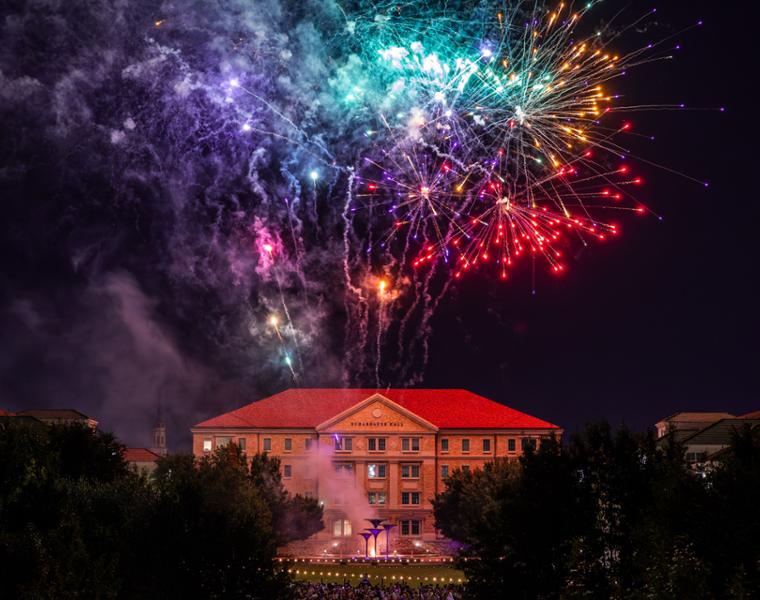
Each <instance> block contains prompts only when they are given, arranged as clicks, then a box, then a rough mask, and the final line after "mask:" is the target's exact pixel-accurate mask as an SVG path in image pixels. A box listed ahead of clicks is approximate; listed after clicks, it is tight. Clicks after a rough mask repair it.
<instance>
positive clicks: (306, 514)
mask: <svg viewBox="0 0 760 600" xmlns="http://www.w3.org/2000/svg"><path fill="white" fill-rule="evenodd" d="M250 474H251V481H252V482H253V485H254V486H255V487H256V488H257V489H258V490H259V491H260V492H261V493H262V494H263V496H264V497H265V498H266V500H267V504H268V505H269V507H270V510H271V511H272V520H273V523H274V531H275V535H276V536H277V540H276V541H277V545H278V546H283V545H285V544H287V543H288V542H292V541H295V540H305V539H306V538H308V537H309V536H311V535H313V534H315V533H317V532H318V531H321V530H322V529H323V528H324V524H323V522H322V507H321V506H320V505H319V502H317V500H316V499H314V498H306V497H304V496H301V495H298V494H297V495H295V496H291V495H290V494H288V492H287V491H286V490H285V486H284V485H283V484H282V475H281V474H280V459H279V458H277V457H274V456H270V455H269V454H267V453H260V454H255V455H254V456H253V457H252V458H251V469H250Z"/></svg>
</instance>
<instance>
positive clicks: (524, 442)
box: [520, 438, 536, 451]
mask: <svg viewBox="0 0 760 600" xmlns="http://www.w3.org/2000/svg"><path fill="white" fill-rule="evenodd" d="M520 448H521V449H522V450H523V451H525V450H527V449H528V448H530V449H531V450H535V449H536V440H534V439H533V438H520Z"/></svg>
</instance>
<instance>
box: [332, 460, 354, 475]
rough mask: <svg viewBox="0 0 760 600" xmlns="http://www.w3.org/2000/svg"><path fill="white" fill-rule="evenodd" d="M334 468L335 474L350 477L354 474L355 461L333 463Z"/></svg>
mask: <svg viewBox="0 0 760 600" xmlns="http://www.w3.org/2000/svg"><path fill="white" fill-rule="evenodd" d="M333 469H335V474H336V475H337V476H338V477H345V478H349V477H353V476H354V465H353V463H333Z"/></svg>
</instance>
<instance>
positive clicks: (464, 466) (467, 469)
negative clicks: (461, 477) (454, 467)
mask: <svg viewBox="0 0 760 600" xmlns="http://www.w3.org/2000/svg"><path fill="white" fill-rule="evenodd" d="M462 471H463V472H465V473H469V472H470V465H462Z"/></svg>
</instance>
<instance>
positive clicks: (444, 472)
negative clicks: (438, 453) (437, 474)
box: [441, 465, 449, 479]
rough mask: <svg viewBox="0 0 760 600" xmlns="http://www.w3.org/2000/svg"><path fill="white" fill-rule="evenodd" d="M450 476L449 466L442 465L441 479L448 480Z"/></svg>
mask: <svg viewBox="0 0 760 600" xmlns="http://www.w3.org/2000/svg"><path fill="white" fill-rule="evenodd" d="M448 476H449V465H441V479H446V478H447V477H448Z"/></svg>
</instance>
